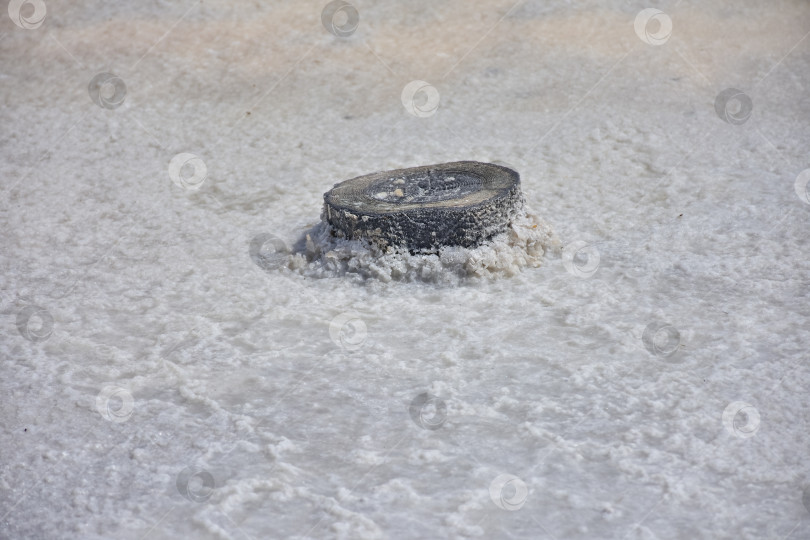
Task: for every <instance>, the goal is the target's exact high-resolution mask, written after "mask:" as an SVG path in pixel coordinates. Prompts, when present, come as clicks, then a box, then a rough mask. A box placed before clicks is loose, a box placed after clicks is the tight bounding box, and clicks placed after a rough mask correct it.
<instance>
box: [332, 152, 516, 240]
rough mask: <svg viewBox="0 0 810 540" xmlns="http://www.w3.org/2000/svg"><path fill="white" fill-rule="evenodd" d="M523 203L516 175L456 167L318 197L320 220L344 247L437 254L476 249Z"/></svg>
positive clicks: (467, 164) (364, 182) (371, 180)
mask: <svg viewBox="0 0 810 540" xmlns="http://www.w3.org/2000/svg"><path fill="white" fill-rule="evenodd" d="M522 200H523V199H522V195H521V192H520V175H519V174H518V173H517V171H514V170H512V169H509V168H507V167H504V166H501V165H494V164H490V163H480V162H476V161H458V162H452V163H442V164H437V165H426V166H421V167H412V168H408V169H397V170H392V171H382V172H376V173H372V174H368V175H364V176H359V177H357V178H352V179H351V180H346V181H345V182H341V183H339V184H336V185H335V186H334V188H332V190H330V191H329V192H327V193H326V194H324V218H325V219H326V221H328V222H329V223H330V224H331V225H332V226H333V227H335V229H336V231H337V232H338V234H341V235H343V236H345V237H346V238H349V239H359V238H366V239H368V240H370V241H372V242H375V243H377V244H378V245H380V246H381V247H385V246H388V245H398V246H404V247H406V248H408V249H410V250H418V251H435V250H436V249H437V248H439V247H441V246H445V245H459V246H464V247H473V246H477V245H479V244H480V243H481V242H483V241H484V240H487V239H489V238H491V237H492V236H494V235H495V234H498V233H499V232H503V231H504V230H506V228H507V227H508V226H509V224H510V222H511V219H512V218H513V217H514V216H515V215H516V214H517V212H518V210H519V209H520V207H521V205H522Z"/></svg>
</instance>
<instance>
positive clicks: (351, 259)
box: [287, 210, 561, 284]
mask: <svg viewBox="0 0 810 540" xmlns="http://www.w3.org/2000/svg"><path fill="white" fill-rule="evenodd" d="M560 247H561V243H560V240H559V238H557V235H556V234H555V233H554V231H553V230H552V228H551V226H550V225H548V224H547V223H546V222H545V221H543V220H542V219H540V218H539V217H538V216H536V215H534V214H532V213H531V212H528V211H525V210H523V211H522V212H521V213H520V214H519V215H518V216H516V217H515V218H513V220H512V222H511V223H510V224H509V226H508V228H507V230H506V231H505V232H503V233H500V234H498V235H496V236H494V237H493V238H491V239H490V240H488V241H485V242H483V243H482V244H481V245H479V246H477V247H470V248H468V247H462V246H443V247H441V248H439V249H438V251H437V252H436V253H427V254H420V253H411V252H410V251H409V250H408V249H407V248H403V247H396V246H387V247H386V248H381V247H380V246H378V245H377V244H375V243H373V242H369V241H368V240H366V239H363V240H348V239H345V238H340V237H339V236H337V232H336V231H335V228H334V227H333V226H332V225H330V224H329V223H328V222H326V221H322V222H321V223H319V224H318V225H316V226H315V227H313V228H312V229H310V230H309V231H308V232H307V233H306V234H305V235H304V237H303V238H302V239H301V240H300V241H299V242H298V243H296V245H295V246H294V247H293V250H292V253H291V254H290V255H289V258H288V261H287V263H288V264H287V265H288V266H289V268H291V269H293V270H295V271H298V272H300V273H301V274H304V275H307V276H310V277H338V276H344V275H354V276H357V277H358V278H361V279H367V278H372V279H379V280H381V281H384V282H388V281H427V282H434V283H442V284H455V283H459V282H460V281H462V280H464V279H466V278H476V277H477V278H496V277H502V276H504V277H507V276H512V275H515V274H517V273H519V272H520V271H521V269H523V268H527V267H538V266H540V265H541V263H542V260H543V258H544V256H545V254H546V253H556V254H559V252H560Z"/></svg>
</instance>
